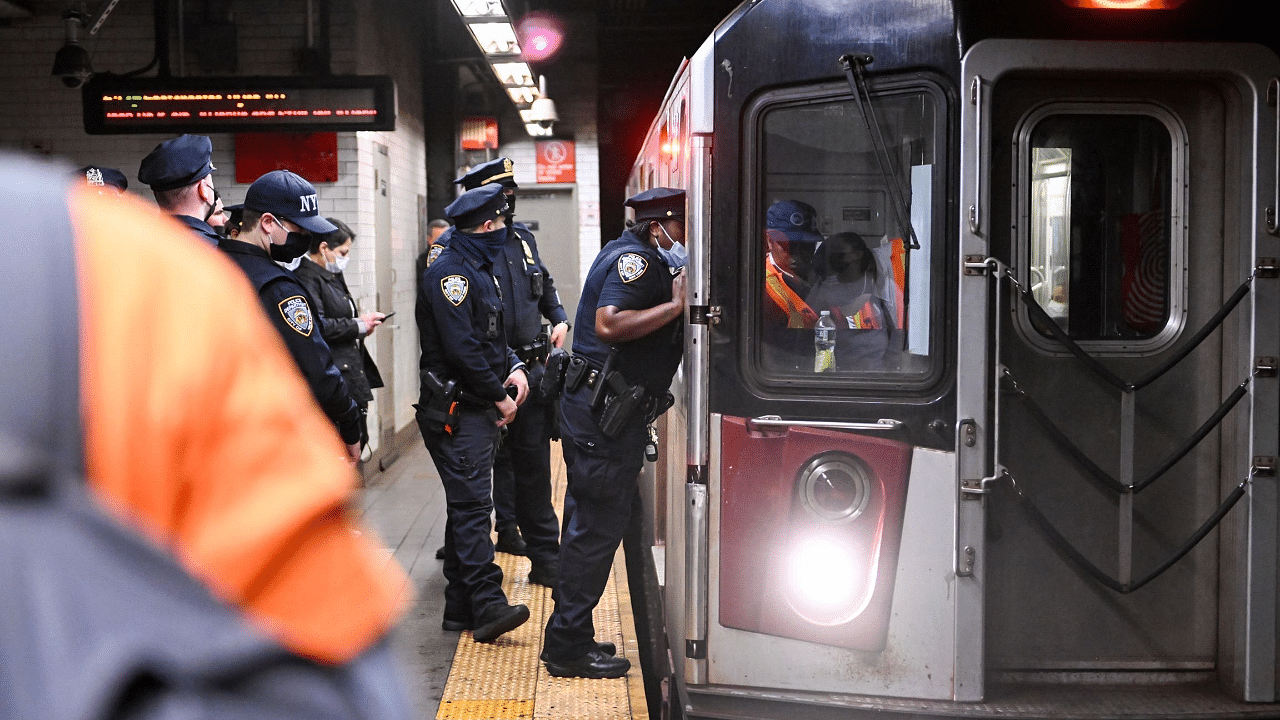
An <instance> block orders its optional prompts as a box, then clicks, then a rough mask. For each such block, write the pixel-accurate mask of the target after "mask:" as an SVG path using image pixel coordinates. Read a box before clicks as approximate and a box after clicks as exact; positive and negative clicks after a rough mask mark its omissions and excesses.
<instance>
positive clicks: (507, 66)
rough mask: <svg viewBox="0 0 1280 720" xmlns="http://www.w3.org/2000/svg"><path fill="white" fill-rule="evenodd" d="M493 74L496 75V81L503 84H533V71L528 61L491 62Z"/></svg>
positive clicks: (530, 85)
mask: <svg viewBox="0 0 1280 720" xmlns="http://www.w3.org/2000/svg"><path fill="white" fill-rule="evenodd" d="M493 74H494V75H497V76H498V81H499V82H501V83H502V84H503V85H527V86H529V87H533V86H534V84H535V83H534V81H533V71H532V70H530V69H529V63H525V62H497V63H493Z"/></svg>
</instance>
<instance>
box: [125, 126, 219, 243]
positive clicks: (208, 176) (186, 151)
mask: <svg viewBox="0 0 1280 720" xmlns="http://www.w3.org/2000/svg"><path fill="white" fill-rule="evenodd" d="M215 169H216V168H214V167H213V141H212V140H210V139H209V138H207V137H205V136H204V135H182V136H180V137H176V138H174V139H172V140H166V141H164V142H162V143H160V144H159V145H157V146H156V147H155V149H154V150H152V151H151V152H150V153H149V154H148V155H147V156H146V157H145V158H143V159H142V164H141V165H140V166H139V167H138V180H140V181H141V182H142V184H143V185H148V186H150V187H151V192H153V193H154V194H155V196H156V204H157V205H159V206H160V209H162V210H164V211H165V212H167V213H169V214H170V215H173V216H174V217H175V218H177V219H178V221H179V222H181V223H183V224H184V225H186V226H187V227H189V228H191V231H192V232H194V233H195V234H196V235H198V236H200V237H201V238H202V239H203V240H205V241H206V242H208V243H210V244H213V245H217V244H218V240H219V239H220V237H219V235H218V233H217V231H216V230H214V229H213V228H212V227H211V226H210V225H209V218H211V217H213V215H214V213H216V212H217V211H218V208H219V207H220V202H221V198H219V196H218V191H217V189H216V188H214V186H213V171H214V170H215Z"/></svg>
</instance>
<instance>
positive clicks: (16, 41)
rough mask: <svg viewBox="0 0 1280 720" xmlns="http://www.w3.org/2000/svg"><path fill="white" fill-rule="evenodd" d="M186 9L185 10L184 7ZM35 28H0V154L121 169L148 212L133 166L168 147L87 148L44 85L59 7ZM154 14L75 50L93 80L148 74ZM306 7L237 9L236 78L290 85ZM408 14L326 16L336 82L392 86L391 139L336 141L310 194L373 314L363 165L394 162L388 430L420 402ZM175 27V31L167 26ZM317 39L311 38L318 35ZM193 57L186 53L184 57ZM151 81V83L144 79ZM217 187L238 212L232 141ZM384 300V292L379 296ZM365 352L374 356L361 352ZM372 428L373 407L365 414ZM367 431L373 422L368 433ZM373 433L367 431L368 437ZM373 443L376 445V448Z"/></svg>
mask: <svg viewBox="0 0 1280 720" xmlns="http://www.w3.org/2000/svg"><path fill="white" fill-rule="evenodd" d="M191 5H192V4H190V3H188V7H190V6H191ZM34 7H35V10H36V13H35V14H36V16H35V17H32V18H29V19H20V20H15V21H12V22H11V23H10V24H8V25H0V149H8V150H17V149H20V150H25V151H29V152H36V153H41V154H44V155H47V156H49V157H50V159H53V160H61V161H64V162H67V163H70V164H71V165H73V166H75V167H79V166H83V165H88V164H97V165H104V166H108V167H115V168H119V169H120V170H121V171H123V172H124V173H125V175H126V176H128V178H129V188H130V190H131V191H133V192H137V193H138V194H139V195H140V196H142V197H144V198H146V199H148V200H150V199H151V194H150V191H149V189H148V188H146V187H145V186H141V185H140V184H139V183H138V181H137V171H138V164H139V162H140V161H141V160H142V158H143V157H144V156H145V155H146V154H147V153H148V152H150V151H151V149H152V148H154V147H155V146H156V145H157V144H158V143H160V142H163V141H164V140H167V139H169V138H170V137H172V136H171V135H120V136H91V135H87V134H85V132H84V129H83V125H82V120H81V104H80V91H79V90H73V89H68V88H66V87H64V86H63V85H62V83H61V81H60V80H59V79H58V78H56V77H53V76H52V75H50V74H49V73H50V69H51V68H52V66H53V58H54V55H55V54H56V53H57V50H58V48H60V47H61V46H62V44H63V42H64V40H65V29H64V26H63V22H62V20H61V17H60V15H61V11H62V9H63V8H64V7H65V3H61V4H58V3H52V2H36V3H35V5H34ZM151 7H152V4H151V3H127V2H126V3H120V4H119V5H117V6H116V8H115V10H113V12H112V13H111V15H110V16H109V17H108V19H107V21H106V22H105V23H104V25H103V27H102V30H101V31H100V32H99V33H98V35H96V36H93V37H90V38H84V39H82V44H83V45H84V46H85V48H86V49H87V50H88V51H89V52H90V53H91V55H92V63H93V66H94V69H95V70H97V71H99V72H103V71H112V72H116V73H123V72H127V71H129V70H134V69H137V68H141V67H143V66H146V65H147V64H148V63H149V62H150V61H151V57H152V53H153V41H152V27H153V22H152V16H151V12H150V11H151ZM305 7H306V6H305V3H302V2H297V3H286V4H270V3H266V4H263V3H252V4H250V3H248V2H244V1H242V2H237V3H235V5H234V7H233V10H236V11H237V12H236V13H235V14H234V19H235V22H236V24H237V28H238V43H239V74H242V75H288V74H295V73H296V62H295V58H296V56H297V53H298V51H299V50H300V49H301V48H302V46H303V45H304V39H305V29H304V22H305V18H306V15H305ZM414 12H417V10H414V9H412V8H410V9H402V10H401V11H399V12H397V13H388V12H386V9H385V7H383V8H382V9H381V10H377V11H375V8H374V7H373V2H372V0H334V1H333V4H332V21H333V22H332V30H331V35H332V61H331V64H332V70H333V72H334V73H335V74H389V75H392V76H393V77H394V78H395V80H396V85H397V98H398V104H399V107H398V111H397V129H396V130H395V131H393V132H368V133H364V132H362V133H341V134H339V135H338V164H339V177H338V181H337V182H334V183H317V184H316V188H317V191H318V193H319V196H320V212H321V214H323V215H325V216H329V217H338V218H341V219H342V220H344V221H345V222H347V223H348V224H350V225H351V226H352V228H353V229H354V230H355V231H356V233H357V235H358V238H359V239H358V240H357V242H356V246H355V250H354V253H353V259H352V264H351V266H350V269H348V270H347V272H346V276H347V282H348V285H349V286H350V288H351V290H352V293H353V294H354V295H355V297H356V300H357V302H358V303H359V304H360V306H361V307H362V309H373V308H374V298H375V295H376V288H375V277H374V263H375V261H376V257H375V242H374V227H373V180H372V155H371V153H372V152H374V143H382V144H383V145H385V146H387V147H388V149H389V153H390V158H391V167H392V174H391V186H390V187H391V194H392V198H391V233H392V253H393V257H392V259H391V262H392V267H393V268H394V276H395V279H396V281H395V283H394V287H393V288H392V289H391V291H390V293H389V295H390V297H391V307H389V308H378V309H382V310H390V309H395V310H396V311H397V312H398V317H397V319H398V320H399V321H400V322H398V323H397V324H398V325H399V330H397V331H396V332H397V337H396V342H395V344H394V346H395V357H394V358H380V357H375V360H376V361H377V362H378V366H379V368H380V370H381V371H382V373H383V374H384V375H387V374H390V373H394V374H395V377H396V379H397V382H396V384H395V386H396V397H394V398H386V397H382V395H383V394H384V393H383V391H378V392H377V393H375V394H376V395H378V397H377V398H376V400H375V403H377V402H393V403H395V407H396V413H395V416H396V429H397V430H399V429H401V428H403V427H404V426H406V425H408V424H409V423H410V422H412V420H413V411H412V408H411V404H412V403H413V402H415V401H416V399H417V394H418V387H417V385H418V373H417V353H418V340H417V329H416V327H415V325H414V323H413V320H412V318H413V300H414V298H413V291H414V281H413V276H414V261H415V259H416V245H417V238H418V222H419V221H418V211H417V207H418V196H419V195H425V194H426V192H427V189H426V181H425V176H424V168H425V144H424V142H423V137H422V127H423V125H422V120H421V112H422V93H421V86H422V77H421V68H422V62H421V53H422V52H423V48H424V47H425V45H426V43H424V42H422V41H421V40H420V39H418V35H419V34H420V33H421V32H422V29H423V27H424V23H425V20H424V19H423V18H425V17H428V14H427V13H425V12H424V13H423V17H416V16H413V13H414ZM175 23H176V19H175ZM316 37H317V38H318V37H319V34H318V32H317V34H316ZM170 42H171V47H172V55H173V57H172V59H171V63H170V64H171V70H172V71H173V72H174V73H175V74H177V72H178V70H179V63H178V61H177V38H176V33H174V34H173V36H171V38H170ZM188 49H189V50H191V49H190V48H188ZM185 67H186V70H187V73H188V74H192V75H194V74H200V73H199V69H198V65H197V62H196V56H195V53H194V52H188V53H187V61H186V63H185ZM150 74H154V73H150ZM212 139H213V147H214V153H213V163H214V166H215V167H217V170H216V171H215V173H214V182H215V184H216V185H217V187H218V189H219V191H220V192H221V194H222V196H223V197H224V199H225V201H226V203H227V204H233V203H237V202H240V201H241V200H243V198H244V193H245V190H246V189H247V185H238V184H236V183H235V138H234V136H233V135H230V134H218V135H213V136H212ZM387 294H388V293H385V292H384V295H387ZM370 349H371V351H372V350H373V345H372V344H371V345H370ZM370 417H371V418H376V417H377V407H376V405H375V406H374V407H371V408H370ZM375 422H376V421H375ZM375 427H376V425H375ZM376 442H377V440H376V438H375V439H374V443H375V445H376Z"/></svg>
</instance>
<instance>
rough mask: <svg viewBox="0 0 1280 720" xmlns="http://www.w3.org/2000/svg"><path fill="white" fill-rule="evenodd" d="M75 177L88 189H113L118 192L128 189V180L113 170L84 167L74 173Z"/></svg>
mask: <svg viewBox="0 0 1280 720" xmlns="http://www.w3.org/2000/svg"><path fill="white" fill-rule="evenodd" d="M76 174H77V177H79V178H80V179H82V180H84V181H85V182H86V183H87V184H88V185H89V187H95V188H101V187H113V188H115V189H117V190H119V191H120V192H124V191H125V190H128V189H129V178H127V177H125V176H124V173H122V172H120V171H119V170H117V169H115V168H109V167H100V166H98V165H86V166H85V167H82V168H80V169H79V170H77V171H76Z"/></svg>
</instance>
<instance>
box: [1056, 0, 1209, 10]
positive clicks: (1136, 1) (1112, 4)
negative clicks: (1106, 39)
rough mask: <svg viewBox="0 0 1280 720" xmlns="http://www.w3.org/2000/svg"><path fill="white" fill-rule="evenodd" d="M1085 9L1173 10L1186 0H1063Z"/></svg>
mask: <svg viewBox="0 0 1280 720" xmlns="http://www.w3.org/2000/svg"><path fill="white" fill-rule="evenodd" d="M1062 1H1063V2H1065V3H1066V4H1068V5H1070V6H1071V7H1074V8H1081V9H1083V10H1172V9H1174V8H1176V7H1178V6H1179V5H1181V4H1182V3H1183V2H1184V1H1185V0H1062Z"/></svg>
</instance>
